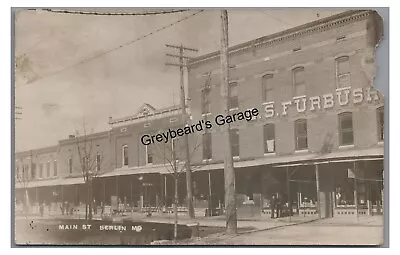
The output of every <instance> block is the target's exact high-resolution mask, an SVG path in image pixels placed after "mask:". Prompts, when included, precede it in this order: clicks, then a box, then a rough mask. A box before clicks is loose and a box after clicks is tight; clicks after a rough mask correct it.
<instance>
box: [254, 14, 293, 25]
mask: <svg viewBox="0 0 400 255" xmlns="http://www.w3.org/2000/svg"><path fill="white" fill-rule="evenodd" d="M260 12H261V13H263V14H264V15H267V16H268V17H270V18H273V19H274V20H276V21H279V22H281V23H283V24H285V25H287V26H293V25H292V24H290V23H287V22H285V21H284V20H282V19H280V18H278V17H276V16H274V15H271V14H269V13H267V11H260Z"/></svg>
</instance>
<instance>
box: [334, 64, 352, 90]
mask: <svg viewBox="0 0 400 255" xmlns="http://www.w3.org/2000/svg"><path fill="white" fill-rule="evenodd" d="M335 61H336V86H337V88H345V87H349V86H350V61H349V57H348V56H344V57H339V58H337V59H336V60H335Z"/></svg>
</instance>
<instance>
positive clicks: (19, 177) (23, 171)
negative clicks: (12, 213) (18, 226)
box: [15, 152, 32, 212]
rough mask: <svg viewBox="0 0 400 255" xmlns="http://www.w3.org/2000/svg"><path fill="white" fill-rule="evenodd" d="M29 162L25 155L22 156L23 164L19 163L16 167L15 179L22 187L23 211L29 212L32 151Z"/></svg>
mask: <svg viewBox="0 0 400 255" xmlns="http://www.w3.org/2000/svg"><path fill="white" fill-rule="evenodd" d="M30 157H31V158H30V160H29V163H28V162H26V161H25V158H24V157H21V159H20V162H21V164H17V165H16V168H15V170H16V171H15V179H16V181H17V183H19V185H20V186H21V187H22V191H23V211H24V212H27V211H28V209H29V198H28V186H29V183H30V181H31V176H29V175H30V171H29V165H31V171H32V152H31V155H30Z"/></svg>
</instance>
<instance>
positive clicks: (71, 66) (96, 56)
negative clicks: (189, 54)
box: [19, 10, 203, 87]
mask: <svg viewBox="0 0 400 255" xmlns="http://www.w3.org/2000/svg"><path fill="white" fill-rule="evenodd" d="M201 12H203V10H200V11H198V12H196V13H193V14H191V15H188V16H186V17H184V18H182V19H180V20H177V21H175V22H173V23H170V24H168V25H166V26H163V27H161V28H159V29H157V30H155V31H153V32H151V33H148V34H146V35H143V36H140V37H138V38H136V39H134V40H132V41H129V42H126V43H124V44H122V45H119V46H118V47H115V48H112V49H109V50H107V51H103V52H102V53H99V54H97V55H95V56H93V57H89V58H86V59H83V60H81V61H79V62H77V63H75V64H73V65H70V66H67V67H65V68H62V69H60V70H58V71H55V72H53V73H50V74H49V75H46V76H42V77H38V78H37V79H36V80H35V81H33V82H31V83H26V84H24V85H20V86H19V87H22V86H26V85H28V84H33V83H36V82H37V81H40V80H43V79H46V78H49V77H52V76H55V75H57V74H59V73H62V72H64V71H67V70H69V69H71V68H74V67H76V66H79V65H81V64H84V63H86V62H89V61H92V60H94V59H97V58H100V57H102V56H104V55H107V54H109V53H111V52H114V51H116V50H119V49H121V48H123V47H126V46H128V45H130V44H133V43H135V42H138V41H140V40H143V39H145V38H147V37H149V36H151V35H154V34H156V33H158V32H160V31H162V30H165V29H167V28H169V27H172V26H175V25H177V24H178V23H180V22H182V21H185V20H187V19H189V18H192V17H194V16H196V15H198V14H199V13H201Z"/></svg>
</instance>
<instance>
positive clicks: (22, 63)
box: [14, 8, 343, 151]
mask: <svg viewBox="0 0 400 255" xmlns="http://www.w3.org/2000/svg"><path fill="white" fill-rule="evenodd" d="M124 11H125V12H127V11H128V12H129V11H135V10H124ZM341 11H343V10H338V9H325V10H318V9H261V8H260V9H252V10H230V11H229V12H228V13H229V45H230V46H233V45H236V44H239V43H243V42H246V41H249V40H253V39H255V38H258V37H261V36H265V35H268V34H272V33H276V32H279V31H282V30H285V29H288V28H291V27H294V26H297V25H301V24H304V23H307V22H310V21H314V20H317V19H321V18H324V17H327V16H330V15H333V14H336V13H339V12H341ZM136 12H137V10H136ZM196 12H198V10H192V11H189V12H182V13H174V14H164V15H151V16H95V15H76V14H75V15H73V14H63V13H60V14H59V13H50V12H46V11H20V12H18V13H17V14H16V15H15V40H14V41H15V60H16V64H17V67H16V74H15V75H16V76H15V102H16V106H19V107H22V110H20V111H21V112H22V115H20V116H19V117H20V118H21V119H19V120H16V123H15V146H16V151H23V150H30V149H35V148H40V147H45V146H51V145H56V144H57V142H58V140H60V139H65V138H67V137H68V135H69V134H73V133H75V131H76V130H79V129H81V128H82V127H83V123H85V126H86V128H88V129H90V130H91V131H92V132H99V131H104V130H108V129H109V125H108V118H109V117H110V116H112V117H113V118H119V117H124V116H129V115H133V114H135V113H136V112H137V111H138V109H139V108H140V106H141V105H143V103H148V104H151V105H152V106H154V107H155V108H162V107H167V106H171V105H172V104H173V103H175V104H178V103H179V100H178V97H179V94H178V91H179V71H178V69H176V68H174V67H168V66H166V65H165V62H167V61H170V59H168V58H167V56H166V53H170V54H174V53H175V52H173V51H172V50H171V49H168V48H166V47H165V44H177V45H179V44H183V45H185V46H187V47H191V48H196V49H198V50H199V52H197V53H193V54H192V53H188V54H190V55H191V56H201V55H203V54H207V53H210V52H214V51H218V50H219V47H220V38H221V35H220V30H221V27H220V26H221V25H220V24H221V22H220V12H219V11H218V10H205V11H204V12H201V13H199V14H198V15H195V16H192V17H190V18H188V19H186V20H184V21H182V22H179V23H177V24H176V25H174V26H172V27H169V28H166V29H164V30H162V31H160V32H157V33H154V34H153V35H150V36H148V37H146V38H145V39H142V40H139V41H136V42H134V43H131V44H127V43H128V42H130V41H133V40H134V39H137V38H139V37H141V36H143V35H146V34H148V33H150V32H153V31H155V30H157V29H160V28H162V27H164V26H166V25H168V24H171V23H173V22H175V21H177V20H180V19H182V18H184V17H187V16H190V15H192V14H194V13H196ZM122 45H124V46H123V47H119V46H122ZM117 47H119V48H118V49H117V50H114V51H111V52H110V50H111V49H115V48H117ZM99 55H101V56H100V57H97V58H94V57H95V56H99ZM88 59H90V60H88ZM160 95H162V96H160Z"/></svg>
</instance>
